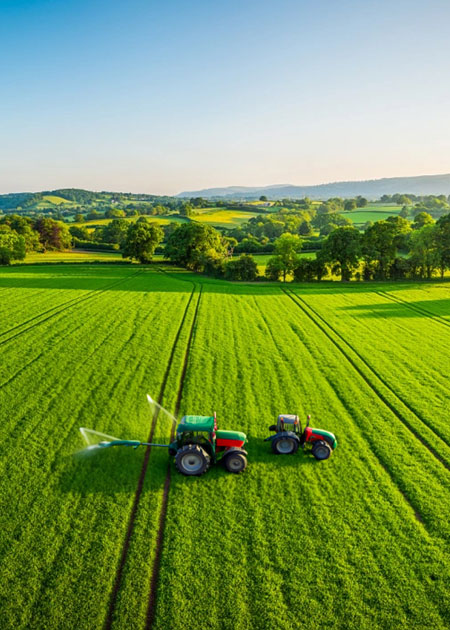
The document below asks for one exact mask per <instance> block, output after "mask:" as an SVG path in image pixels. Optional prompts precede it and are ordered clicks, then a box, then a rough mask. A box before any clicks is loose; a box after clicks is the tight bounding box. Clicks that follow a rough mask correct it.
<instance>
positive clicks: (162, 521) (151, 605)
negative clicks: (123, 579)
mask: <svg viewBox="0 0 450 630" xmlns="http://www.w3.org/2000/svg"><path fill="white" fill-rule="evenodd" d="M202 289H203V287H202V286H200V291H199V296H198V300H197V304H196V307H195V312H194V318H193V320H192V325H191V330H190V332H189V339H188V343H187V346H186V353H185V355H184V362H183V371H182V373H181V377H180V386H179V388H178V395H177V401H176V404H175V417H178V414H179V412H180V407H181V400H182V397H183V388H184V381H185V378H186V372H187V368H188V363H189V353H190V351H191V347H192V341H193V338H194V332H195V327H196V323H197V315H198V310H199V306H200V298H201V296H202ZM174 437H175V427H174V426H172V430H171V434H170V441H171V442H172V441H173V439H174ZM170 481H171V465H170V459H169V463H168V466H167V473H166V479H165V481H164V491H163V501H162V506H161V513H160V517H159V527H158V533H157V536H156V553H155V558H154V561H153V568H152V576H151V579H150V593H149V598H148V607H147V615H146V622H145V629H146V630H148V629H150V628H151V627H152V626H153V622H154V619H155V612H156V597H157V590H158V583H159V569H160V566H161V554H162V547H163V542H164V530H165V527H166V517H167V504H168V501H169V491H170Z"/></svg>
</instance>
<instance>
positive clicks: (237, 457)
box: [223, 451, 247, 475]
mask: <svg viewBox="0 0 450 630" xmlns="http://www.w3.org/2000/svg"><path fill="white" fill-rule="evenodd" d="M223 464H224V466H225V468H226V469H227V470H228V472H231V473H234V474H236V475H237V474H238V473H240V472H242V471H243V470H245V469H246V468H247V458H246V457H245V455H244V453H240V452H239V451H236V452H235V453H230V454H229V455H226V456H225V458H224V462H223Z"/></svg>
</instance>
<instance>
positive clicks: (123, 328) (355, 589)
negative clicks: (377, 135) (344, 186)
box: [0, 253, 450, 630]
mask: <svg viewBox="0 0 450 630" xmlns="http://www.w3.org/2000/svg"><path fill="white" fill-rule="evenodd" d="M305 254H308V253H305ZM308 255H310V254H308ZM259 258H260V259H262V258H263V257H262V256H261V257H259ZM0 296H1V299H0V345H1V352H2V361H1V362H0V445H1V447H0V448H1V454H2V457H1V459H0V473H1V474H0V490H1V491H0V614H1V620H2V621H1V626H2V628H6V629H8V630H9V629H13V628H14V630H16V629H17V630H21V629H25V628H46V629H47V630H53V629H55V630H59V629H61V628H77V629H79V630H92V629H93V628H112V629H115V630H122V629H123V630H125V629H126V630H130V629H131V630H134V629H136V630H138V629H139V630H141V629H142V630H144V629H145V628H148V627H150V626H151V627H152V628H154V629H157V630H185V629H186V628H187V627H191V626H192V627H196V628H200V629H203V628H205V629H206V628H207V629H209V630H228V629H229V630H250V629H252V630H253V629H257V630H259V629H261V630H266V629H270V630H297V629H305V630H318V629H323V628H335V629H341V628H342V629H344V628H345V629H350V630H366V629H367V630H374V629H386V630H391V629H393V628H395V629H396V630H397V629H400V628H401V629H405V630H409V629H411V628H415V629H417V630H419V629H420V630H421V629H423V628H429V627H432V628H434V629H436V630H446V629H447V628H448V627H449V625H450V600H449V598H448V592H449V588H450V552H449V547H448V541H449V537H450V524H449V520H448V508H449V505H450V477H449V470H450V425H449V423H448V404H449V394H448V372H449V369H450V358H449V354H448V347H449V343H450V297H449V291H448V283H446V282H438V281H434V282H429V283H426V282H417V283H414V282H401V283H378V284H377V283H372V284H366V283H346V284H345V285H344V286H341V284H340V283H331V282H324V283H320V284H318V283H314V284H302V285H300V284H297V285H296V284H293V283H288V284H286V285H282V284H274V283H267V284H263V283H252V284H245V283H227V282H224V281H220V280H214V279H211V278H206V277H204V276H199V275H196V274H192V273H189V272H186V271H182V270H177V269H175V268H173V267H169V266H166V267H164V266H162V267H157V266H148V267H145V266H140V265H124V266H121V265H107V264H105V265H70V264H67V265H56V264H55V265H41V266H40V265H36V266H33V265H27V266H15V267H10V268H4V269H2V270H1V271H0ZM147 393H149V394H151V395H152V396H153V397H154V398H158V399H159V400H160V401H161V403H162V405H163V406H164V407H166V408H167V409H169V411H171V412H174V411H175V409H176V408H178V407H179V415H180V416H181V415H183V414H205V415H210V414H212V412H213V411H216V412H217V418H218V424H219V428H224V429H237V430H242V431H245V432H246V433H247V435H248V445H247V450H248V459H249V465H248V468H247V470H246V471H245V472H244V473H243V474H241V475H232V474H230V473H227V472H226V471H225V470H223V468H221V467H220V466H217V467H213V468H212V469H211V470H210V471H209V472H208V473H207V475H205V476H204V477H191V478H186V477H183V476H181V475H179V474H178V473H177V472H176V470H175V468H174V465H173V463H172V462H170V461H169V459H168V456H167V452H166V450H165V449H156V448H153V449H152V450H151V451H150V452H149V453H148V454H147V455H148V468H147V469H146V470H147V471H146V474H145V477H144V478H143V480H142V479H141V481H140V476H141V471H142V466H143V465H144V460H145V456H146V455H145V449H144V448H142V447H141V448H139V449H137V450H136V451H134V450H132V449H127V448H124V449H123V450H120V448H116V449H107V450H104V451H103V452H100V453H97V454H96V455H92V456H90V457H88V456H85V455H80V454H77V452H78V451H79V450H80V449H81V448H82V446H83V444H82V441H81V438H80V434H79V431H78V428H79V427H80V426H84V427H89V428H92V429H95V430H97V431H101V432H103V433H106V434H108V435H112V436H116V437H119V438H135V439H138V440H146V439H147V438H148V437H149V433H150V428H151V426H152V421H153V416H152V413H151V410H150V408H149V406H148V404H147V401H146V394H147ZM279 413H297V414H299V415H300V417H301V419H302V421H304V420H305V418H306V415H307V414H311V415H312V424H313V426H314V425H315V426H318V427H322V428H326V429H328V430H330V431H333V432H334V433H335V434H336V436H337V439H338V447H337V450H336V451H335V453H334V454H333V456H332V457H331V459H329V460H328V461H325V462H317V461H316V460H314V459H313V458H312V457H311V456H308V455H306V454H304V453H302V452H299V453H297V454H296V455H294V456H276V455H273V454H272V453H271V452H270V448H269V447H268V444H267V443H266V442H264V441H263V440H264V438H265V437H266V436H267V435H268V426H269V425H270V424H272V423H273V422H274V421H275V419H276V416H277V415H278V414H279ZM171 430H172V424H171V422H170V421H169V420H168V419H167V417H166V416H164V415H163V414H160V415H159V416H157V417H156V419H155V425H154V434H153V437H154V441H156V442H159V443H167V442H168V440H169V435H170V432H171ZM168 475H169V476H168ZM139 484H142V485H141V486H140V487H141V491H140V493H139V494H138V497H139V498H138V501H137V504H135V497H136V490H137V488H138V485H139ZM165 491H166V492H167V495H166V496H167V503H166V504H164V510H163V499H164V493H165ZM131 515H133V519H134V520H133V521H132V522H133V526H132V527H131V529H130V528H129V523H130V516H131ZM125 541H127V543H126V544H125ZM155 567H156V568H155ZM150 621H152V623H150Z"/></svg>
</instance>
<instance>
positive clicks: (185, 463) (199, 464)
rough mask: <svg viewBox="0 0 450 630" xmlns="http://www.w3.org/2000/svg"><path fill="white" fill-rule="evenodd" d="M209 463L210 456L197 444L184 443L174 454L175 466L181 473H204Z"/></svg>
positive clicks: (196, 474)
mask: <svg viewBox="0 0 450 630" xmlns="http://www.w3.org/2000/svg"><path fill="white" fill-rule="evenodd" d="M210 465H211V458H210V456H209V455H208V453H206V452H205V451H204V450H203V449H202V447H201V446H199V445H198V444H186V446H183V448H180V450H179V451H177V454H176V455H175V466H176V467H177V470H178V471H179V472H180V473H181V474H182V475H188V476H194V475H195V476H200V475H204V474H205V472H206V471H207V470H208V468H209V467H210Z"/></svg>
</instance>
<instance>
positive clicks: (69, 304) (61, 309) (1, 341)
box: [0, 269, 145, 346]
mask: <svg viewBox="0 0 450 630" xmlns="http://www.w3.org/2000/svg"><path fill="white" fill-rule="evenodd" d="M143 273H145V270H141V269H140V270H139V271H137V272H136V273H133V274H131V275H129V276H127V277H126V278H121V279H120V280H118V281H117V282H112V283H111V284H107V285H105V286H104V287H102V288H101V289H93V290H92V291H89V292H88V294H87V295H83V296H82V297H76V298H72V299H71V300H67V302H63V303H62V304H58V305H57V306H53V307H52V308H49V309H47V310H46V311H43V312H42V313H39V314H38V315H35V316H34V317H30V319H27V320H25V321H24V322H22V323H20V324H16V326H13V327H12V328H10V329H9V330H5V331H3V332H2V333H0V337H3V336H5V335H7V334H8V333H10V332H13V331H14V330H17V329H18V328H21V327H22V326H26V324H29V323H30V322H33V321H35V320H36V319H39V318H41V317H43V316H44V315H46V314H47V313H51V315H49V316H48V317H44V318H43V319H40V320H39V321H38V322H36V323H34V324H31V326H28V327H26V328H24V329H23V330H20V331H19V332H17V333H16V334H15V335H11V337H8V338H7V339H0V346H3V345H4V344H5V343H8V341H11V340H12V339H16V337H19V336H20V335H23V334H24V333H26V332H28V331H29V330H32V329H33V328H35V327H36V326H40V324H43V323H44V322H46V321H48V320H49V319H51V318H52V317H55V315H59V314H60V313H62V312H64V311H66V310H67V309H69V308H72V306H76V305H77V304H81V302H85V301H86V300H90V299H92V298H94V297H96V296H97V295H100V294H102V293H105V291H109V290H110V289H112V288H113V287H116V286H118V285H119V284H123V283H124V282H127V281H128V280H131V279H132V278H135V277H136V276H139V275H142V274H143ZM58 309H59V310H58ZM52 311H56V312H55V313H52Z"/></svg>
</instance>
